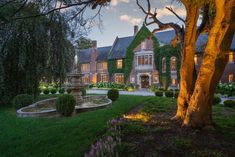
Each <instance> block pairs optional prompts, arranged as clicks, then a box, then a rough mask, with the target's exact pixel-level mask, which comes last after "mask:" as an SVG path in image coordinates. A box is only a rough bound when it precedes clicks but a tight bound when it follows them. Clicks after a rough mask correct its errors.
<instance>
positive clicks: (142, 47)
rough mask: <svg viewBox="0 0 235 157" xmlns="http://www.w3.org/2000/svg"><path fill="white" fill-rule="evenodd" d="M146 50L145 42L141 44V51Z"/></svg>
mask: <svg viewBox="0 0 235 157" xmlns="http://www.w3.org/2000/svg"><path fill="white" fill-rule="evenodd" d="M145 49H146V42H145V41H143V42H142V43H141V50H145Z"/></svg>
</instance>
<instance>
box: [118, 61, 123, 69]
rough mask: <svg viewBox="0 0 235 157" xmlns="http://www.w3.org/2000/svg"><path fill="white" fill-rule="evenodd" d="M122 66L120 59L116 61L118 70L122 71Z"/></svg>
mask: <svg viewBox="0 0 235 157" xmlns="http://www.w3.org/2000/svg"><path fill="white" fill-rule="evenodd" d="M122 66H123V60H122V59H118V60H117V68H118V69H122Z"/></svg>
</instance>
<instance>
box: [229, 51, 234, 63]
mask: <svg viewBox="0 0 235 157" xmlns="http://www.w3.org/2000/svg"><path fill="white" fill-rule="evenodd" d="M228 61H229V62H233V52H230V53H229V54H228Z"/></svg>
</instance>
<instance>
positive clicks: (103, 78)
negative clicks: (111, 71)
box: [101, 74, 108, 82]
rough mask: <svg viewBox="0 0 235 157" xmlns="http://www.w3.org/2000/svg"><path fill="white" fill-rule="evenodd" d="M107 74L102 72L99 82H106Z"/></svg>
mask: <svg viewBox="0 0 235 157" xmlns="http://www.w3.org/2000/svg"><path fill="white" fill-rule="evenodd" d="M107 81H108V80H107V75H106V74H102V75H101V82H107Z"/></svg>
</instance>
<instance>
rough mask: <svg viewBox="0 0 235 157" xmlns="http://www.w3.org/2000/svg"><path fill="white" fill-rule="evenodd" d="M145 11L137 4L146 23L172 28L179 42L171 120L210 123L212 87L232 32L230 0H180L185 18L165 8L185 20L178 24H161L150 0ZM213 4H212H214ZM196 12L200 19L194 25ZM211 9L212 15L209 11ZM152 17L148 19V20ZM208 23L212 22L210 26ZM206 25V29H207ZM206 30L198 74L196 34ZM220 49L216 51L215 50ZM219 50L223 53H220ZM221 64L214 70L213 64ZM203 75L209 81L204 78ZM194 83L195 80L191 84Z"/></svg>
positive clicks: (196, 124)
mask: <svg viewBox="0 0 235 157" xmlns="http://www.w3.org/2000/svg"><path fill="white" fill-rule="evenodd" d="M147 2H148V5H147V10H145V9H144V8H143V7H142V5H140V3H139V0H137V5H138V6H139V7H140V9H141V10H142V11H143V12H144V13H145V14H146V18H145V23H146V25H151V24H158V26H159V28H157V29H155V30H154V31H153V33H155V32H156V31H160V30H164V29H168V28H173V29H174V30H175V32H176V37H175V38H174V41H181V47H182V51H181V56H182V58H181V69H180V79H181V80H180V93H179V97H178V101H177V103H178V108H177V113H176V115H175V117H173V119H176V120H182V121H183V124H184V125H189V126H193V127H203V126H205V125H211V124H212V110H211V103H212V98H213V96H214V92H215V87H216V85H217V83H218V81H219V79H220V77H221V76H222V73H223V71H224V67H225V65H226V57H227V56H226V57H224V56H223V55H224V54H225V53H224V52H228V51H229V48H230V45H231V42H232V38H233V35H234V24H233V23H234V16H235V14H234V9H235V7H234V6H235V1H234V0H230V1H229V0H222V1H220V0H193V1H192V0H180V1H179V2H181V3H182V4H183V6H184V7H185V9H186V19H185V20H184V19H183V18H181V17H180V16H179V15H178V14H177V13H176V12H174V10H173V9H172V8H169V7H167V9H168V10H169V11H170V12H172V13H173V14H174V15H176V16H177V17H178V18H179V20H181V21H182V22H184V23H185V26H184V27H180V26H179V25H178V24H176V23H173V22H172V23H171V22H170V23H162V22H161V21H160V20H159V19H158V18H157V12H156V11H155V12H152V11H151V3H150V0H147ZM214 6H215V7H214ZM200 11H201V12H202V22H201V25H200V26H199V27H197V21H198V19H199V14H200ZM213 11H215V13H216V14H215V16H212V15H211V13H213ZM149 19H150V20H152V21H150V22H148V20H149ZM210 24H212V25H210ZM208 27H209V28H210V29H208ZM205 29H206V30H209V38H208V41H209V42H208V43H207V46H206V49H205V53H204V55H203V62H202V65H201V67H200V70H199V74H198V76H196V73H195V64H194V55H195V45H196V41H197V38H198V36H199V35H200V33H201V32H203V31H204V30H205ZM217 40H218V41H219V42H216V41H217ZM218 52H220V53H218ZM222 52H223V53H222ZM221 56H223V57H221ZM219 63H223V64H222V66H221V67H220V68H218V69H215V65H217V66H218V64H219ZM207 78H208V79H209V82H208V81H206V80H207ZM195 82H196V83H195Z"/></svg>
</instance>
